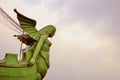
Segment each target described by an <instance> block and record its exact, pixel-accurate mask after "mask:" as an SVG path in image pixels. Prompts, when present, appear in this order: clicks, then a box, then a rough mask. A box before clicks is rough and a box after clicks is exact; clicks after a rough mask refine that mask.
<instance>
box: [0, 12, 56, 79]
mask: <svg viewBox="0 0 120 80" xmlns="http://www.w3.org/2000/svg"><path fill="white" fill-rule="evenodd" d="M15 12H16V13H17V18H18V21H19V23H20V26H21V28H22V29H23V31H25V32H26V34H23V35H16V36H17V37H18V39H19V40H20V41H21V42H23V43H24V44H26V45H28V46H29V49H27V50H26V51H24V52H23V53H22V54H23V56H22V60H21V61H18V55H17V54H13V53H6V56H5V58H4V59H3V60H1V62H0V80H42V79H43V78H44V77H45V75H46V72H47V70H48V69H49V66H50V63H49V50H50V46H51V42H50V41H49V40H48V38H49V37H52V36H53V35H54V33H55V31H56V29H55V27H54V26H53V25H48V26H45V27H43V28H42V29H40V30H39V31H38V30H37V29H36V28H35V25H36V21H35V20H32V19H30V18H28V17H25V16H24V15H22V14H20V13H19V12H17V11H16V10H15Z"/></svg>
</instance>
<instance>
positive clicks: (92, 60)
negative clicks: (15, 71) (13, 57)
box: [0, 0, 120, 80]
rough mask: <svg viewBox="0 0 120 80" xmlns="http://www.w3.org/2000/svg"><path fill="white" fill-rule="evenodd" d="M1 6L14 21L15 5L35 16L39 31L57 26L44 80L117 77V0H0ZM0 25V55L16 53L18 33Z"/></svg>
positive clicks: (119, 48)
mask: <svg viewBox="0 0 120 80" xmlns="http://www.w3.org/2000/svg"><path fill="white" fill-rule="evenodd" d="M0 7H2V8H3V9H4V10H5V11H6V12H7V13H8V14H9V15H10V16H11V17H12V18H13V19H14V20H16V21H17V19H16V14H15V13H14V12H13V9H14V8H16V9H17V10H18V11H19V12H21V13H22V14H24V15H26V16H28V17H30V18H32V19H35V20H36V21H37V26H36V27H37V29H38V30H39V29H40V28H42V27H44V26H46V25H48V24H52V25H54V26H55V27H56V28H57V31H56V34H55V36H54V37H53V38H52V39H50V40H51V42H52V44H53V45H52V47H51V51H50V63H51V67H50V69H49V70H48V73H47V75H46V76H45V78H44V80H120V27H119V26H120V22H119V21H120V0H0ZM17 22H18V21H17ZM0 27H1V30H0V34H1V35H0V45H1V46H0V58H1V59H2V58H3V57H4V55H5V53H7V52H11V53H19V48H20V47H19V46H20V42H19V41H18V40H17V39H16V38H14V37H12V36H13V35H14V34H17V33H15V32H13V31H11V30H10V29H9V28H7V27H5V25H2V24H0Z"/></svg>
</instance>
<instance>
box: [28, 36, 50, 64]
mask: <svg viewBox="0 0 120 80" xmlns="http://www.w3.org/2000/svg"><path fill="white" fill-rule="evenodd" d="M47 38H48V35H41V36H40V38H39V40H38V42H37V45H36V47H35V50H34V53H33V56H32V58H31V59H30V64H34V63H35V61H36V58H37V56H38V54H39V52H40V50H41V48H42V46H43V45H44V42H45V40H46V39H47Z"/></svg>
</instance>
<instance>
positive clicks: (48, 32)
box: [38, 25, 56, 37]
mask: <svg viewBox="0 0 120 80" xmlns="http://www.w3.org/2000/svg"><path fill="white" fill-rule="evenodd" d="M55 31H56V28H55V27H54V26H53V25H47V26H45V27H44V28H42V29H40V30H39V31H38V32H39V33H40V34H46V35H48V37H53V35H54V34H55Z"/></svg>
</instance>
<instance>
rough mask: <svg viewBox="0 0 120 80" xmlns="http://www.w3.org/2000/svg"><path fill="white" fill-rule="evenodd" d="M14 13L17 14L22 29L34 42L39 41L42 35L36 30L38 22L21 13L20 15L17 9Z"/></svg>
mask: <svg viewBox="0 0 120 80" xmlns="http://www.w3.org/2000/svg"><path fill="white" fill-rule="evenodd" d="M14 11H15V12H16V13H17V19H18V21H19V23H20V26H21V28H22V29H23V30H24V31H25V32H26V33H27V34H28V35H29V36H30V37H31V38H33V39H34V40H37V41H38V38H39V36H40V34H39V33H38V30H37V29H36V28H35V26H36V21H35V20H33V19H30V18H28V17H26V16H24V15H22V14H21V13H19V12H18V11H17V10H16V9H14Z"/></svg>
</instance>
